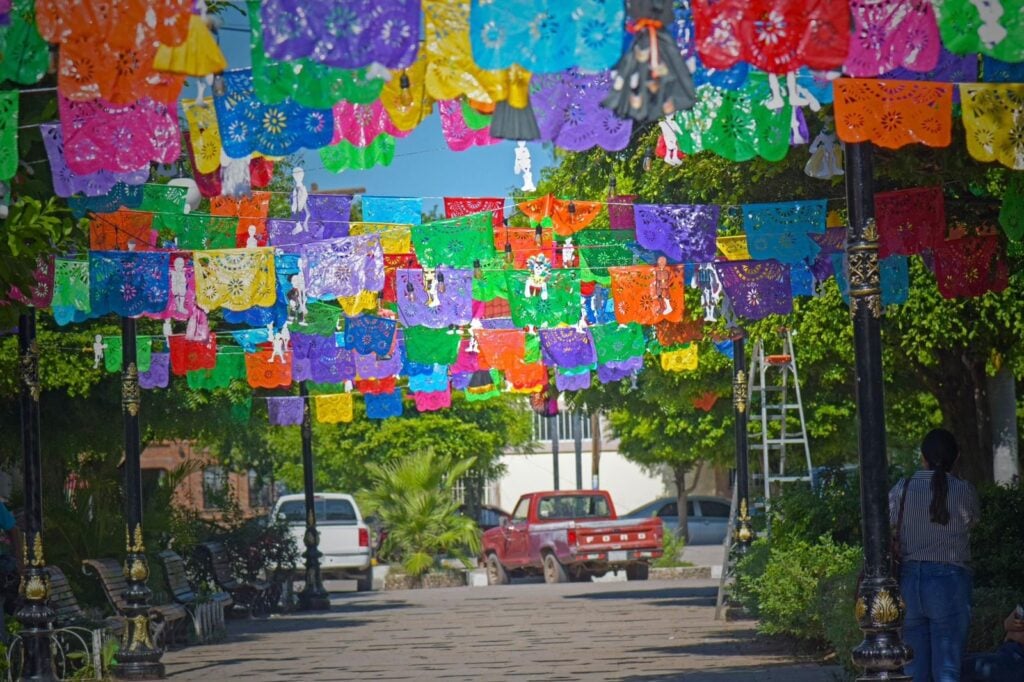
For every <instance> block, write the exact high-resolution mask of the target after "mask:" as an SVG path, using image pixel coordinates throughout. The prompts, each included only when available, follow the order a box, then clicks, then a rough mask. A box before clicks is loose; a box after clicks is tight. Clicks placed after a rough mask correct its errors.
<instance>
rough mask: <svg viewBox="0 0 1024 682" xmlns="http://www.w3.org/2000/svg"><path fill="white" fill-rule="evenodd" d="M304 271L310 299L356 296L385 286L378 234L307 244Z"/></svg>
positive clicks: (382, 253)
mask: <svg viewBox="0 0 1024 682" xmlns="http://www.w3.org/2000/svg"><path fill="white" fill-rule="evenodd" d="M302 257H303V259H304V260H305V265H304V266H303V275H304V277H305V282H306V294H307V295H308V296H309V298H310V299H311V300H325V299H331V298H338V297H339V296H356V295H358V294H359V293H360V292H363V291H381V290H382V289H383V288H384V252H383V250H382V249H381V247H380V238H379V237H378V236H377V235H362V236H359V237H343V238H340V239H332V240H329V241H322V242H316V243H312V244H306V245H304V246H303V247H302Z"/></svg>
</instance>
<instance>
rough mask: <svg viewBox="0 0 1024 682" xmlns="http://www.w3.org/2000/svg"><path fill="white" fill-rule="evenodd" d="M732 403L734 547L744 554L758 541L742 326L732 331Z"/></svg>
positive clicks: (744, 344) (737, 551)
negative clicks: (753, 516)
mask: <svg viewBox="0 0 1024 682" xmlns="http://www.w3.org/2000/svg"><path fill="white" fill-rule="evenodd" d="M732 333H733V335H732V406H733V429H734V434H735V439H736V504H737V511H736V522H735V526H734V527H733V540H734V542H733V548H734V550H735V551H736V553H738V554H740V555H743V554H746V553H747V551H748V550H749V549H750V543H751V542H753V541H754V537H755V533H754V528H753V527H752V526H751V525H750V490H749V486H748V479H749V476H750V475H749V472H748V467H747V464H748V462H747V458H748V453H749V448H748V447H747V408H748V407H749V396H748V395H747V394H748V383H747V371H746V364H747V359H746V352H745V347H746V343H745V341H746V340H745V338H744V334H743V330H742V329H738V328H736V329H733V330H732Z"/></svg>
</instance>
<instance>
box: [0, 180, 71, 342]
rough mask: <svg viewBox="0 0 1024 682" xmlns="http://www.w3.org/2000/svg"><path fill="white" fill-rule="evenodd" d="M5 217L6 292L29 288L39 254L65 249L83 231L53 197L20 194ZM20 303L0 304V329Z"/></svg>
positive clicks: (1, 241) (0, 262)
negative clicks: (44, 199)
mask: <svg viewBox="0 0 1024 682" xmlns="http://www.w3.org/2000/svg"><path fill="white" fill-rule="evenodd" d="M9 211H10V212H9V213H8V215H7V219H6V220H4V221H2V223H0V225H3V236H4V238H0V291H2V292H4V293H5V294H6V292H7V290H8V289H9V288H10V287H12V286H17V287H19V288H20V289H21V290H22V291H28V290H29V288H30V287H31V285H32V284H34V283H35V277H34V276H33V272H34V271H35V269H36V266H37V264H38V263H39V260H40V259H41V258H44V257H46V256H49V255H51V254H53V253H55V252H57V251H59V250H61V249H67V248H70V247H72V246H74V245H75V243H76V242H77V241H78V240H79V239H80V238H81V236H82V235H83V234H84V231H83V230H81V229H80V228H79V227H78V226H77V225H76V224H75V223H74V222H73V221H72V220H71V213H70V211H69V210H68V209H67V207H66V206H64V205H63V204H62V203H59V202H58V201H57V199H56V197H53V196H51V197H50V198H48V199H47V200H46V201H40V200H39V199H35V198H33V197H31V196H21V197H19V198H18V200H17V201H15V202H14V203H13V204H11V206H10V209H9ZM19 312H21V306H18V305H9V306H0V329H2V328H4V327H9V326H11V325H12V324H13V323H14V322H15V320H16V319H17V316H18V313H19Z"/></svg>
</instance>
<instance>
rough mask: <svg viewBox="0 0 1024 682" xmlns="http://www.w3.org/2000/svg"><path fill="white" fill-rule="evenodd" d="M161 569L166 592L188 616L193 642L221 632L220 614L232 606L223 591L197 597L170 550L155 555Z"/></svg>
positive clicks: (180, 560) (175, 553)
mask: <svg viewBox="0 0 1024 682" xmlns="http://www.w3.org/2000/svg"><path fill="white" fill-rule="evenodd" d="M157 556H158V557H159V559H160V563H162V564H163V566H164V578H165V580H166V583H167V589H168V590H169V591H170V593H171V596H172V598H173V599H174V601H176V602H177V603H179V604H181V605H182V606H184V607H185V610H186V611H187V612H188V614H189V615H190V616H191V617H192V626H193V628H194V629H195V633H196V639H198V640H199V641H200V642H208V641H210V640H211V639H212V638H214V637H216V636H217V635H218V634H220V633H223V632H224V627H225V626H224V613H225V610H226V609H229V608H231V606H232V604H233V603H234V602H233V601H232V599H231V595H229V594H228V593H227V592H216V593H214V594H211V595H206V596H204V597H200V596H199V595H198V594H196V591H195V590H194V589H193V588H192V583H190V582H189V581H188V574H187V573H186V571H185V560H184V559H182V558H181V556H180V555H179V554H178V553H177V552H175V551H173V550H170V549H167V550H164V551H162V552H160V554H158V555H157Z"/></svg>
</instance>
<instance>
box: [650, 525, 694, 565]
mask: <svg viewBox="0 0 1024 682" xmlns="http://www.w3.org/2000/svg"><path fill="white" fill-rule="evenodd" d="M685 547H686V539H685V538H683V537H680V536H678V535H676V534H675V533H665V534H663V535H662V536H661V556H660V557H658V558H657V559H655V560H654V561H652V562H651V565H652V566H654V567H655V568H673V567H675V566H689V565H690V564H689V563H687V562H685V561H683V560H682V556H683V549H684V548H685Z"/></svg>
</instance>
